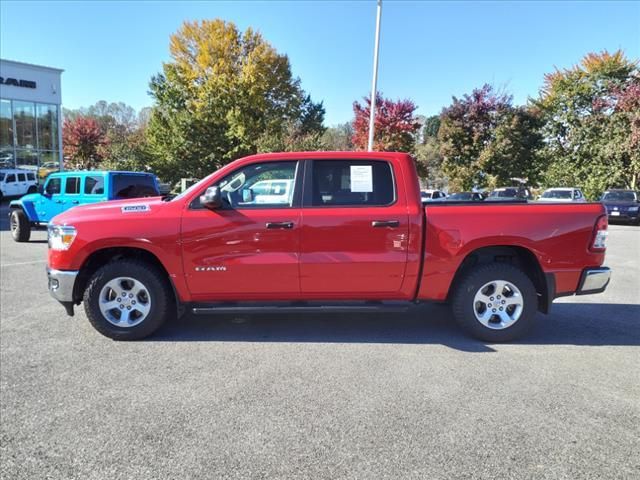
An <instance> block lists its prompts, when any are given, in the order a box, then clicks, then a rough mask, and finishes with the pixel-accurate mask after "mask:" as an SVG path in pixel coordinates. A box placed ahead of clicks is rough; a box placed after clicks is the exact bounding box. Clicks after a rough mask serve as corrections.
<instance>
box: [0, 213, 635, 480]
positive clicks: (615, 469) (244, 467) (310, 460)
mask: <svg viewBox="0 0 640 480" xmlns="http://www.w3.org/2000/svg"><path fill="white" fill-rule="evenodd" d="M7 229H8V222H7V221H6V206H5V205H3V206H2V208H1V209H0V248H1V254H0V264H1V270H0V274H1V289H0V303H1V321H0V433H1V435H0V476H1V477H2V478H6V479H36V478H38V479H39V478H56V479H57V478H60V479H76V478H77V479H98V478H108V479H146V478H180V479H184V478H311V479H318V478H327V479H335V478H362V479H384V478H389V479H398V478H421V479H424V478H429V479H436V478H443V479H444V478H514V479H524V478H536V479H541V478H549V479H551V478H553V479H557V478H567V479H576V478H581V479H584V478H594V479H595V478H639V477H640V295H639V293H638V292H639V291H640V228H639V227H632V226H612V227H611V228H610V236H609V250H608V253H607V264H608V265H609V266H610V267H612V268H613V269H614V276H613V279H612V281H611V284H610V286H609V288H608V290H607V292H606V293H605V294H602V295H597V296H589V297H571V298H565V299H561V300H559V301H557V303H556V304H555V305H554V310H553V312H552V314H551V315H549V316H544V315H539V316H538V320H539V322H538V325H537V328H536V330H535V331H534V332H533V334H532V335H531V336H530V337H528V338H527V339H526V340H525V341H522V342H518V343H511V344H498V345H494V344H491V345H490V344H485V343H482V342H478V341H475V340H471V339H469V338H467V337H466V336H464V334H463V333H462V332H461V331H460V330H458V329H457V328H456V327H455V326H453V325H452V323H451V321H450V318H449V315H448V313H447V310H446V309H445V308H443V307H440V306H423V307H420V308H416V309H415V310H413V311H411V312H410V313H407V314H393V315H349V316H345V315H342V316H336V315H319V314H316V315H306V316H304V317H299V316H296V315H288V316H279V317H276V316H269V315H254V316H247V317H235V316H215V317H209V318H186V319H184V320H181V321H180V322H178V321H174V322H172V323H170V324H169V325H167V326H165V327H164V328H163V329H162V330H161V332H160V333H159V334H158V335H156V336H154V337H153V338H151V339H148V340H146V341H141V342H134V343H118V342H114V341H111V340H109V339H107V338H104V337H102V336H100V335H99V334H98V333H97V332H95V331H94V330H93V329H92V328H91V326H90V325H89V323H88V321H87V319H86V317H85V315H84V312H83V311H82V309H77V310H76V316H75V317H74V318H68V317H66V315H65V313H64V310H63V308H62V307H61V306H60V305H58V304H57V303H56V302H55V301H54V300H52V299H51V298H50V297H49V295H48V293H47V289H46V278H45V274H44V268H45V257H46V248H47V245H46V233H45V232H42V231H41V232H36V233H35V234H34V235H33V236H32V241H31V242H30V243H29V244H16V243H14V242H13V241H12V240H11V238H10V234H9V232H8V231H7Z"/></svg>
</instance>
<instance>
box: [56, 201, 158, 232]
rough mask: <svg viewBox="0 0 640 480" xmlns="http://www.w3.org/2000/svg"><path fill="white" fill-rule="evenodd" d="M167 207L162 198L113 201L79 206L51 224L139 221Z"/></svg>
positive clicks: (59, 216) (57, 217) (58, 217)
mask: <svg viewBox="0 0 640 480" xmlns="http://www.w3.org/2000/svg"><path fill="white" fill-rule="evenodd" d="M166 205H167V203H166V202H164V201H162V197H146V198H133V199H130V200H111V201H108V202H100V203H92V204H89V205H79V206H77V207H74V208H72V209H70V210H67V211H66V212H63V213H61V214H60V215H57V216H55V217H53V218H52V219H51V222H50V223H55V224H58V225H72V224H74V223H77V222H84V221H87V220H92V221H107V220H109V221H113V220H116V221H117V220H126V219H131V220H139V219H142V218H145V217H149V216H155V215H156V214H157V213H158V212H160V210H162V209H163V208H164V206H166Z"/></svg>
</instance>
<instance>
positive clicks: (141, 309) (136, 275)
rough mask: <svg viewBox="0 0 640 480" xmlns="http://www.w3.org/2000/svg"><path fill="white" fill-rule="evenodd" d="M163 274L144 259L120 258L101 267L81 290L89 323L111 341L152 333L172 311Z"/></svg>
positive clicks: (169, 289)
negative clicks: (143, 260) (83, 289)
mask: <svg viewBox="0 0 640 480" xmlns="http://www.w3.org/2000/svg"><path fill="white" fill-rule="evenodd" d="M165 277H166V274H163V272H161V271H159V270H158V269H157V268H155V267H153V266H152V265H149V264H147V263H145V262H141V261H138V260H128V259H127V260H120V261H116V262H113V263H109V264H107V265H105V266H104V267H102V268H100V269H99V270H98V271H97V272H96V273H95V274H94V275H93V276H92V277H91V279H90V280H89V285H88V287H87V289H86V290H85V292H84V299H83V300H84V308H85V312H86V314H87V317H88V318H89V322H91V325H93V327H94V328H95V329H96V330H97V331H98V332H100V333H101V334H102V335H104V336H106V337H109V338H112V339H114V340H139V339H141V338H145V337H148V336H149V335H151V334H152V333H154V332H155V331H156V330H158V328H160V327H161V326H162V324H163V323H164V322H165V321H166V320H167V318H168V317H169V316H170V315H171V313H172V312H173V311H174V308H173V306H174V304H173V292H172V290H171V287H170V286H169V285H168V283H167V282H168V279H165Z"/></svg>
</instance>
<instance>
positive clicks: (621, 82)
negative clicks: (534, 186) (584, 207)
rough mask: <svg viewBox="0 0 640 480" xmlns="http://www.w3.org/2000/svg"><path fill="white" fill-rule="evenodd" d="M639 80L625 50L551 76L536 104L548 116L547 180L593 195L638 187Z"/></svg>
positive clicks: (589, 59)
mask: <svg viewBox="0 0 640 480" xmlns="http://www.w3.org/2000/svg"><path fill="white" fill-rule="evenodd" d="M639 83H640V73H639V71H638V63H637V62H632V61H630V60H629V59H627V58H626V57H625V55H624V54H623V52H622V51H616V52H614V53H609V52H607V51H603V52H600V53H590V54H588V55H586V56H585V57H584V58H583V59H582V61H581V63H580V64H579V65H576V66H574V67H572V68H570V69H566V70H556V71H555V72H553V73H550V74H548V75H546V76H545V81H544V85H543V87H542V89H541V91H540V95H539V98H538V99H537V100H536V101H535V102H534V103H535V105H536V107H537V108H539V109H540V112H541V113H542V115H543V120H544V125H543V128H542V133H543V135H544V139H545V148H544V151H543V155H544V156H545V157H546V161H547V163H548V168H547V169H546V172H545V175H544V183H545V184H546V185H548V186H562V185H576V186H580V187H582V188H583V189H584V191H585V193H586V195H587V196H588V197H590V198H597V197H598V196H599V195H600V193H601V192H602V191H603V190H605V189H607V188H611V187H616V186H617V187H626V188H638V180H639V177H640V142H639V140H638V137H640V135H638V136H636V135H637V132H638V131H639V127H638V125H640V100H639V99H638V98H639V92H640V87H639V86H638V85H639ZM634 132H636V134H634Z"/></svg>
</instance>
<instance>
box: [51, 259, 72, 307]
mask: <svg viewBox="0 0 640 480" xmlns="http://www.w3.org/2000/svg"><path fill="white" fill-rule="evenodd" d="M77 276H78V272H76V271H70V270H54V269H52V268H49V267H47V278H48V279H49V293H50V294H51V296H52V297H53V298H55V299H56V300H58V301H59V302H61V303H73V287H74V285H75V283H76V277H77Z"/></svg>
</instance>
